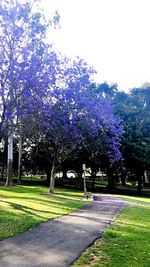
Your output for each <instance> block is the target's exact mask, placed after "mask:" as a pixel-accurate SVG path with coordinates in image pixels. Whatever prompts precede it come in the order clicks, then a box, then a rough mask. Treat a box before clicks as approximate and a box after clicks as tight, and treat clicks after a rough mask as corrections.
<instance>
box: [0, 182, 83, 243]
mask: <svg viewBox="0 0 150 267" xmlns="http://www.w3.org/2000/svg"><path fill="white" fill-rule="evenodd" d="M47 192H48V188H46V187H42V186H12V187H5V186H0V240H2V239H4V238H6V237H9V236H14V235H16V234H18V233H21V232H24V231H26V230H28V229H30V228H32V227H33V226H35V225H37V224H39V223H42V222H45V221H47V220H49V219H53V218H56V217H59V216H61V215H63V214H67V213H69V212H71V211H73V210H75V209H78V208H80V207H82V206H83V205H85V202H84V203H83V201H82V196H83V193H82V192H79V191H75V190H71V189H56V194H55V195H48V194H47Z"/></svg>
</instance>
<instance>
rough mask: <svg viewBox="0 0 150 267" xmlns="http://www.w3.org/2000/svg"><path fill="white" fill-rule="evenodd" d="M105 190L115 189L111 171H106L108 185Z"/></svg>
mask: <svg viewBox="0 0 150 267" xmlns="http://www.w3.org/2000/svg"><path fill="white" fill-rule="evenodd" d="M107 188H108V189H110V190H112V189H114V188H115V179H114V176H113V173H112V171H111V170H110V171H108V185H107Z"/></svg>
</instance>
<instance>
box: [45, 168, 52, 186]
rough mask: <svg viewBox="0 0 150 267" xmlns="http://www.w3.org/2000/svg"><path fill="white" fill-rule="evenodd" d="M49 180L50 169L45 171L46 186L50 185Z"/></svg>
mask: <svg viewBox="0 0 150 267" xmlns="http://www.w3.org/2000/svg"><path fill="white" fill-rule="evenodd" d="M50 178H51V168H50V169H48V170H47V171H46V181H45V183H46V185H49V184H50Z"/></svg>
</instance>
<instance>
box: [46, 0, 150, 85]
mask: <svg viewBox="0 0 150 267" xmlns="http://www.w3.org/2000/svg"><path fill="white" fill-rule="evenodd" d="M41 2H42V5H43V6H44V9H45V12H46V14H47V15H50V16H51V14H52V13H53V11H54V10H58V12H59V14H60V17H61V19H60V24H61V28H60V29H59V30H55V31H53V32H52V33H51V36H50V38H51V40H52V42H54V43H55V46H56V47H57V48H58V50H59V51H61V52H63V53H64V54H66V55H69V56H70V57H75V56H77V55H78V56H79V57H81V58H84V59H85V60H86V61H87V63H89V65H91V66H94V68H95V69H96V70H97V72H98V73H97V75H96V81H97V82H102V81H108V82H109V83H112V82H115V83H117V84H118V87H119V89H121V90H127V89H129V88H132V87H136V86H140V85H142V84H143V83H145V82H147V81H148V82H150V0H41Z"/></svg>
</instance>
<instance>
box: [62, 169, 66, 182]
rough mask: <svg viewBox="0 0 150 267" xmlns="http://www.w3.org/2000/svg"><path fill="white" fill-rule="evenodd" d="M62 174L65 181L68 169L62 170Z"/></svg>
mask: <svg viewBox="0 0 150 267" xmlns="http://www.w3.org/2000/svg"><path fill="white" fill-rule="evenodd" d="M62 173H63V179H67V169H66V168H64V167H63V168H62Z"/></svg>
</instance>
